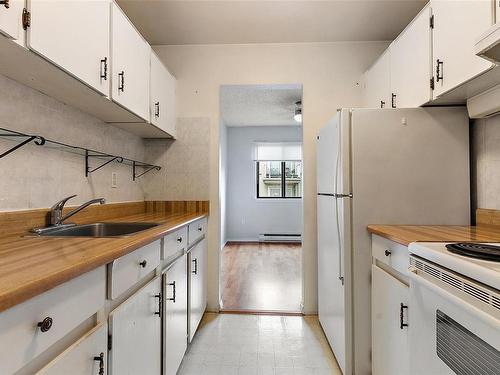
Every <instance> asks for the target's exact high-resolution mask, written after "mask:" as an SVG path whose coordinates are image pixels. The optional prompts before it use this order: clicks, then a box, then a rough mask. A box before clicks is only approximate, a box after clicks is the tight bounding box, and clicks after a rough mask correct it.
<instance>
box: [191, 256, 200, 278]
mask: <svg viewBox="0 0 500 375" xmlns="http://www.w3.org/2000/svg"><path fill="white" fill-rule="evenodd" d="M192 262H193V263H194V267H193V271H191V272H192V273H194V274H195V275H198V259H196V258H195V259H193V260H192Z"/></svg>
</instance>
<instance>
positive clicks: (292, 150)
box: [255, 142, 302, 161]
mask: <svg viewBox="0 0 500 375" xmlns="http://www.w3.org/2000/svg"><path fill="white" fill-rule="evenodd" d="M301 160H302V144H301V143H299V142H279V143H271V142H258V143H256V144H255V161H301Z"/></svg>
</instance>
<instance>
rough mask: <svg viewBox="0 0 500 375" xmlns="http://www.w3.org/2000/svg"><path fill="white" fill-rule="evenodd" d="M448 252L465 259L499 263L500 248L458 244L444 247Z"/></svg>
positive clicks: (479, 244) (470, 243)
mask: <svg viewBox="0 0 500 375" xmlns="http://www.w3.org/2000/svg"><path fill="white" fill-rule="evenodd" d="M446 248H447V249H448V251H451V252H452V253H455V254H458V255H463V256H466V257H471V258H476V259H482V260H491V261H495V262H500V246H494V245H486V244H482V243H472V242H460V243H452V244H448V245H446Z"/></svg>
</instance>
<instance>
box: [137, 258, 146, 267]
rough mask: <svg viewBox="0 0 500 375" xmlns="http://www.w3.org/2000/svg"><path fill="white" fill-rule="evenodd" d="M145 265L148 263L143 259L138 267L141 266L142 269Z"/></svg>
mask: <svg viewBox="0 0 500 375" xmlns="http://www.w3.org/2000/svg"><path fill="white" fill-rule="evenodd" d="M147 264H148V262H147V260H146V259H144V260H143V261H142V262H139V266H141V267H142V268H146V265H147Z"/></svg>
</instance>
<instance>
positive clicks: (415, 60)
mask: <svg viewBox="0 0 500 375" xmlns="http://www.w3.org/2000/svg"><path fill="white" fill-rule="evenodd" d="M430 17H431V10H430V7H429V6H426V7H425V8H424V9H423V10H422V11H421V12H420V13H419V14H418V15H417V17H415V18H414V19H413V21H412V22H411V23H410V24H409V25H408V27H407V28H406V29H405V30H404V31H403V32H402V33H401V35H400V36H399V37H398V38H397V39H396V40H395V41H394V42H393V43H392V44H391V58H390V60H391V86H392V87H391V88H392V90H391V91H392V97H391V105H393V106H394V107H397V108H415V107H419V106H421V105H423V104H425V103H427V102H428V101H430V100H431V99H432V90H431V86H430V79H431V77H432V73H431V59H432V56H431V47H432V45H431V43H432V39H431V27H430Z"/></svg>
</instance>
